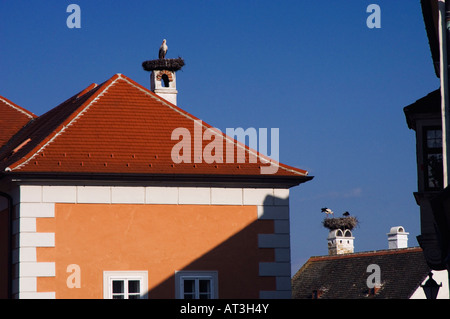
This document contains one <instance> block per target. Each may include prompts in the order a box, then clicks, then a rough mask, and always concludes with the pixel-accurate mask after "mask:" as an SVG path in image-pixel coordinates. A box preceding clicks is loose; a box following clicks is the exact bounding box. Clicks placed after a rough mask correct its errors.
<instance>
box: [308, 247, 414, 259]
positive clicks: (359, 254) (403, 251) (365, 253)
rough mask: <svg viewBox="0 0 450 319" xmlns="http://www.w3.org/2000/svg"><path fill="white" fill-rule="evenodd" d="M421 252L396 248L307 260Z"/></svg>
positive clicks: (316, 257)
mask: <svg viewBox="0 0 450 319" xmlns="http://www.w3.org/2000/svg"><path fill="white" fill-rule="evenodd" d="M419 251H422V248H420V247H419V246H417V247H407V248H397V249H381V250H370V251H362V252H356V253H349V254H341V255H324V256H311V257H310V258H309V259H308V262H310V261H311V262H313V261H319V260H333V259H346V258H356V257H362V256H379V255H392V254H404V253H411V252H419Z"/></svg>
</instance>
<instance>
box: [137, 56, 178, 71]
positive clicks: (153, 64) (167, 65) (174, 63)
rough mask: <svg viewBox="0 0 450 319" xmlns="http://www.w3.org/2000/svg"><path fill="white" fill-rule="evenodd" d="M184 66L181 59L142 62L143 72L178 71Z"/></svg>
mask: <svg viewBox="0 0 450 319" xmlns="http://www.w3.org/2000/svg"><path fill="white" fill-rule="evenodd" d="M183 66H184V60H183V59H182V58H177V59H157V60H149V61H144V62H142V67H143V68H144V70H145V71H154V70H169V71H178V70H180V69H181V68H182V67H183Z"/></svg>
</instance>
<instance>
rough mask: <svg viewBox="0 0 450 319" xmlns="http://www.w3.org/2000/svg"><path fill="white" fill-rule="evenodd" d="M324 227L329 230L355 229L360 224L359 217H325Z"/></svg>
mask: <svg viewBox="0 0 450 319" xmlns="http://www.w3.org/2000/svg"><path fill="white" fill-rule="evenodd" d="M322 224H323V227H325V228H328V229H329V230H335V229H340V230H346V229H349V230H353V229H354V228H355V227H356V226H357V225H358V219H357V218H356V217H355V216H347V217H338V218H325V219H324V220H323V222H322Z"/></svg>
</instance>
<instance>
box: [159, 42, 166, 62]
mask: <svg viewBox="0 0 450 319" xmlns="http://www.w3.org/2000/svg"><path fill="white" fill-rule="evenodd" d="M167 49H168V47H167V44H166V39H164V40H163V42H162V44H161V46H160V47H159V54H158V55H159V58H160V59H164V58H165V57H166V53H167Z"/></svg>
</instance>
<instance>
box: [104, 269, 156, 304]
mask: <svg viewBox="0 0 450 319" xmlns="http://www.w3.org/2000/svg"><path fill="white" fill-rule="evenodd" d="M113 280H124V281H125V282H128V280H139V282H140V284H139V288H140V299H147V298H148V271H104V272H103V298H104V299H112V297H113V296H112V282H113ZM125 287H126V288H125V297H127V293H128V292H127V289H128V285H125Z"/></svg>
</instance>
